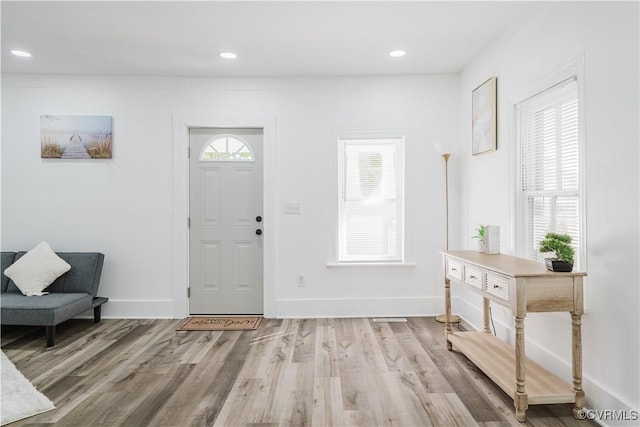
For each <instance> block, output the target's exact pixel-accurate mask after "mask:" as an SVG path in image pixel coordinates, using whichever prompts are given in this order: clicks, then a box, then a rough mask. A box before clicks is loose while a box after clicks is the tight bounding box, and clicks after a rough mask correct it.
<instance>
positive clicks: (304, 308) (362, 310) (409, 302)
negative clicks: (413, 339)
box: [276, 297, 444, 318]
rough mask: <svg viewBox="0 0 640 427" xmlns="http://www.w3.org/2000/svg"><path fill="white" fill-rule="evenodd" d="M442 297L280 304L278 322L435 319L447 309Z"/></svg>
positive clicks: (336, 299)
mask: <svg viewBox="0 0 640 427" xmlns="http://www.w3.org/2000/svg"><path fill="white" fill-rule="evenodd" d="M443 301H444V300H443V298H442V297H420V298H402V297H401V298H334V299H287V300H277V301H276V317H278V318H324V317H398V316H402V317H407V316H435V315H437V314H440V313H441V312H442V311H443V308H444V305H443V304H444V302H443Z"/></svg>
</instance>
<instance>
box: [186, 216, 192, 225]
mask: <svg viewBox="0 0 640 427" xmlns="http://www.w3.org/2000/svg"><path fill="white" fill-rule="evenodd" d="M187 228H191V217H190V216H188V217H187Z"/></svg>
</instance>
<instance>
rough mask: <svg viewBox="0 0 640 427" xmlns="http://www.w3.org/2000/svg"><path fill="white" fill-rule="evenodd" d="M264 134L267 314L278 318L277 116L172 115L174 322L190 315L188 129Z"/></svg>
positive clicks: (264, 300)
mask: <svg viewBox="0 0 640 427" xmlns="http://www.w3.org/2000/svg"><path fill="white" fill-rule="evenodd" d="M191 127H211V128H262V131H263V151H264V152H263V171H262V173H263V212H264V215H263V216H264V218H265V222H264V226H263V229H264V238H263V248H264V253H263V263H264V264H263V286H264V288H263V292H264V294H263V305H264V307H263V313H264V316H265V317H268V318H275V317H277V313H276V304H275V283H276V282H275V261H276V239H275V236H276V233H277V227H278V221H277V206H276V203H277V198H276V180H277V170H278V169H277V147H276V142H277V141H276V115H275V114H242V113H239V114H230V113H211V114H204V113H199V112H185V113H176V114H174V115H173V141H172V145H173V147H172V173H171V176H172V178H171V186H172V196H171V200H172V209H173V219H172V228H173V233H172V234H173V239H172V240H173V256H172V259H173V263H172V284H173V285H172V288H173V317H174V318H175V319H181V318H183V317H186V316H187V315H188V313H189V299H188V298H187V287H188V283H189V229H188V228H187V217H188V216H189V159H188V157H187V153H188V149H189V128H191Z"/></svg>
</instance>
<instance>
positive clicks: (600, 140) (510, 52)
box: [454, 2, 640, 425]
mask: <svg viewBox="0 0 640 427" xmlns="http://www.w3.org/2000/svg"><path fill="white" fill-rule="evenodd" d="M638 28H639V26H638V3H637V2H633V3H610V2H603V3H597V2H593V3H591V2H586V3H573V2H568V3H563V2H560V3H557V4H555V5H554V6H552V7H551V8H550V9H549V10H548V11H547V12H546V13H545V14H543V15H542V16H541V17H539V18H538V19H537V20H536V21H534V22H533V23H531V24H530V25H529V26H527V27H525V28H522V29H521V30H520V31H519V32H518V33H516V34H511V35H510V36H509V37H505V38H504V39H503V40H502V41H500V42H498V43H496V44H495V45H493V46H492V47H491V49H489V50H487V51H486V52H485V53H484V54H482V55H481V56H480V57H478V58H476V60H474V61H473V63H471V64H469V65H468V67H467V68H466V69H465V70H464V72H463V73H462V74H461V81H460V96H461V98H460V99H461V103H460V105H461V112H460V115H459V117H460V128H461V135H462V136H463V137H462V138H461V143H462V145H461V147H460V149H461V150H466V153H467V154H466V155H465V156H464V157H463V165H462V170H463V174H464V176H463V177H462V192H461V193H460V194H461V196H460V197H461V199H460V203H461V206H460V209H459V211H460V212H464V213H465V214H463V215H462V216H461V217H460V218H459V224H460V228H461V229H463V230H465V233H464V234H463V235H461V236H459V238H458V240H457V242H456V243H457V245H459V247H463V248H474V243H475V242H474V241H472V240H471V239H470V236H472V235H473V234H474V228H475V227H476V226H477V224H480V223H482V224H492V225H499V226H501V237H502V241H501V247H502V249H503V251H502V252H504V253H513V251H514V248H513V245H512V243H513V242H512V241H511V239H510V236H513V232H514V230H513V229H512V224H513V220H514V211H513V209H514V206H513V193H514V191H515V190H514V186H513V182H514V174H515V171H514V169H513V158H512V156H513V155H514V137H513V129H514V123H513V113H512V111H513V105H514V103H515V102H517V100H518V97H519V96H520V95H521V94H523V93H527V92H528V91H529V90H531V89H533V88H534V87H536V86H537V85H538V84H540V83H541V82H543V81H545V79H547V78H548V76H549V75H551V74H553V73H554V72H556V71H557V70H558V69H560V68H562V67H563V66H565V65H567V64H568V63H570V62H571V61H573V60H575V59H577V58H579V57H584V76H583V77H584V82H583V83H584V86H583V87H584V89H585V93H584V100H585V103H586V111H585V124H586V129H585V130H586V133H585V139H586V141H585V142H586V146H585V150H586V165H585V173H586V239H587V268H586V269H587V272H588V278H587V279H586V282H585V298H586V303H585V304H586V309H587V312H586V314H585V315H584V317H583V327H582V330H583V354H584V369H583V372H584V379H585V384H584V385H585V390H586V393H587V402H588V405H589V406H591V407H593V408H595V409H627V410H636V411H637V410H638V409H640V404H639V399H640V397H639V396H640V393H639V386H638V382H639V379H640V372H639V369H638V360H639V356H640V354H639V348H638V347H639V345H638V343H639V334H638V326H639V324H640V320H639V315H638V313H639V310H638V301H639V292H638V284H639V283H640V277H639V274H638V260H639V257H640V253H639V249H638V247H639V245H638V243H639V233H638V219H639V217H640V215H639V208H638V205H639V197H638V182H639V175H638V158H639V151H638V141H639V133H638V114H639V110H638V93H639V85H638V75H639V74H638V73H639V70H638V51H639V45H638V40H639V34H638ZM490 76H497V77H498V147H499V148H498V151H496V152H493V153H489V154H484V155H480V156H475V157H472V156H471V154H470V146H471V142H470V135H471V129H470V123H469V122H470V120H469V118H470V117H471V95H470V94H471V91H472V90H473V89H474V88H475V87H477V86H478V85H479V84H480V83H482V82H483V81H485V80H486V79H487V78H488V77H490ZM456 295H457V296H458V297H459V298H461V299H462V301H458V303H459V304H458V306H457V307H456V309H457V310H458V311H460V312H461V314H462V315H463V316H464V317H465V318H466V319H468V320H469V321H471V322H473V323H474V324H475V325H476V326H480V325H481V324H482V321H481V315H480V310H481V306H482V305H481V301H479V300H478V298H476V297H475V295H472V294H466V293H463V292H458V293H457V294H456ZM454 311H455V310H454ZM494 319H495V320H496V322H497V325H496V326H497V327H498V332H499V334H500V335H502V336H504V337H505V338H506V337H507V336H509V335H511V331H512V321H511V319H510V316H509V313H508V312H505V311H504V310H501V309H500V308H496V309H494ZM526 333H527V338H528V339H529V341H528V342H527V352H528V354H529V355H532V356H533V358H534V359H535V360H538V361H540V362H542V363H543V365H544V366H548V367H550V368H551V369H552V370H553V371H555V372H557V373H559V374H561V375H562V376H563V377H564V378H567V379H570V378H571V371H570V363H571V362H570V361H571V357H570V354H571V353H570V318H569V317H568V315H560V314H551V315H530V316H529V317H528V318H527V322H526ZM605 422H607V423H610V424H611V425H619V424H621V423H620V422H619V421H618V422H615V421H605ZM623 424H624V423H623ZM636 424H637V421H632V422H631V423H629V425H636Z"/></svg>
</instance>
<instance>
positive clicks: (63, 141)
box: [40, 115, 113, 159]
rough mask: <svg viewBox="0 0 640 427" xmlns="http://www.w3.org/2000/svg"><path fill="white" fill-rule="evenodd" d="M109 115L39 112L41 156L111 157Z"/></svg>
mask: <svg viewBox="0 0 640 427" xmlns="http://www.w3.org/2000/svg"><path fill="white" fill-rule="evenodd" d="M112 143H113V134H112V119H111V116H53V115H44V116H40V157H41V158H43V159H110V158H111V152H112Z"/></svg>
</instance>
